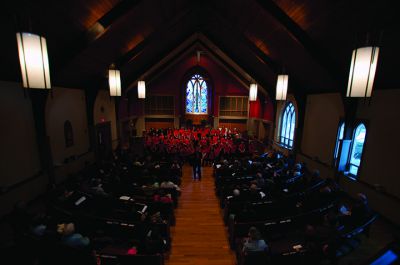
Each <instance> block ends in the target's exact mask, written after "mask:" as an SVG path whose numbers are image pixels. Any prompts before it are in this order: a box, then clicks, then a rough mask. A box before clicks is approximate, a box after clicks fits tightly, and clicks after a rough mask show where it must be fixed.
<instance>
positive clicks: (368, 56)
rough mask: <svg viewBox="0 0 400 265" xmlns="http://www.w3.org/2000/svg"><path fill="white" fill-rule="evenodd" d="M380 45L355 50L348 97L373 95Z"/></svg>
mask: <svg viewBox="0 0 400 265" xmlns="http://www.w3.org/2000/svg"><path fill="white" fill-rule="evenodd" d="M378 55H379V47H362V48H358V49H356V50H354V51H353V56H352V58H351V66H350V74H349V83H348V86H347V97H371V94H372V86H373V84H374V79H375V72H376V66H377V63H378Z"/></svg>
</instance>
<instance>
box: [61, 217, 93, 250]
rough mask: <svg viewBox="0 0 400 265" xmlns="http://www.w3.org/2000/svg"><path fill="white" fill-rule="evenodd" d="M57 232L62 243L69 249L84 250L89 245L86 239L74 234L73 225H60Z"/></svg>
mask: <svg viewBox="0 0 400 265" xmlns="http://www.w3.org/2000/svg"><path fill="white" fill-rule="evenodd" d="M57 231H58V232H59V233H60V234H61V235H62V238H61V241H62V243H63V244H65V245H67V246H69V247H74V248H84V247H86V246H88V245H89V243H90V240H89V238H88V237H84V236H82V235H81V234H79V233H75V225H74V223H67V224H60V225H59V226H58V228H57Z"/></svg>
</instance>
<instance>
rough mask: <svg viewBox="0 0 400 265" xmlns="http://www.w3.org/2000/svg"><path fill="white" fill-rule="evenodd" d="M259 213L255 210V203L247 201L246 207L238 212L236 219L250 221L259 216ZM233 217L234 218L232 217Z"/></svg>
mask: <svg viewBox="0 0 400 265" xmlns="http://www.w3.org/2000/svg"><path fill="white" fill-rule="evenodd" d="M257 216H258V215H257V213H256V211H255V210H254V207H253V204H252V203H250V202H247V203H246V204H245V205H244V207H243V210H241V211H240V212H238V213H237V215H236V216H235V219H236V220H237V221H238V222H250V221H254V220H255V219H256V218H257ZM231 219H232V218H231Z"/></svg>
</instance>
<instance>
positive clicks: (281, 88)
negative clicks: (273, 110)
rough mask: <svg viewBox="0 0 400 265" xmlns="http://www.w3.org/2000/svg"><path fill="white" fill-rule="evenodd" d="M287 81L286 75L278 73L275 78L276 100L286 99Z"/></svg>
mask: <svg viewBox="0 0 400 265" xmlns="http://www.w3.org/2000/svg"><path fill="white" fill-rule="evenodd" d="M288 82H289V76H288V75H278V79H277V80H276V97H275V98H276V100H286V95H287V89H288Z"/></svg>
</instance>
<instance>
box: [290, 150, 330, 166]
mask: <svg viewBox="0 0 400 265" xmlns="http://www.w3.org/2000/svg"><path fill="white" fill-rule="evenodd" d="M297 154H298V155H302V156H304V157H306V158H308V159H310V160H312V161H314V162H316V163H317V164H320V165H321V166H324V167H327V168H330V169H332V170H334V168H333V167H332V165H329V164H327V163H324V162H322V161H321V160H319V159H316V158H314V157H312V156H310V155H307V154H305V153H303V152H298V153H297Z"/></svg>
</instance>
